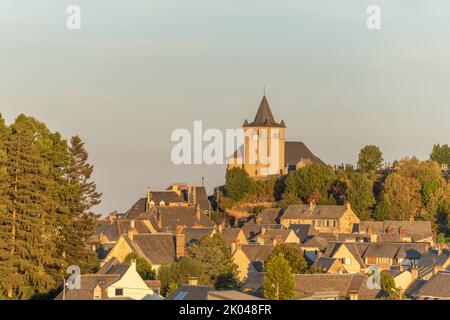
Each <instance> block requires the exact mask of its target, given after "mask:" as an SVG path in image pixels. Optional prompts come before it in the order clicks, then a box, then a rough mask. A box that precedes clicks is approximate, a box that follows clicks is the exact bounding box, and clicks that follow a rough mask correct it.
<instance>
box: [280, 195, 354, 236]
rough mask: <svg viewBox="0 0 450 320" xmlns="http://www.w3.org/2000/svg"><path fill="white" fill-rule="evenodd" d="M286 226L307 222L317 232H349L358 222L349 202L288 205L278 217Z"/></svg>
mask: <svg viewBox="0 0 450 320" xmlns="http://www.w3.org/2000/svg"><path fill="white" fill-rule="evenodd" d="M280 223H281V224H282V225H284V226H285V227H286V228H289V226H290V225H291V224H309V225H312V226H313V228H314V229H315V230H317V231H318V232H331V233H351V232H353V230H355V228H356V225H358V224H359V223H360V220H359V218H358V217H357V216H356V214H355V213H354V212H353V210H352V208H351V206H350V204H349V203H347V204H345V205H316V204H315V203H313V202H311V203H310V204H309V205H308V204H299V205H290V206H288V207H287V208H286V210H284V213H283V214H282V215H281V217H280Z"/></svg>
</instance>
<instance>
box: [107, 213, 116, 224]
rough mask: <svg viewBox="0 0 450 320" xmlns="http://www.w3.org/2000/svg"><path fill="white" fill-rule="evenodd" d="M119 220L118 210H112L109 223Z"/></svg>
mask: <svg viewBox="0 0 450 320" xmlns="http://www.w3.org/2000/svg"><path fill="white" fill-rule="evenodd" d="M116 220H117V211H114V212H111V213H110V214H109V216H108V221H109V224H113V223H114V222H115V221H116Z"/></svg>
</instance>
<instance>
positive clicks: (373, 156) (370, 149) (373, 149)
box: [358, 145, 383, 172]
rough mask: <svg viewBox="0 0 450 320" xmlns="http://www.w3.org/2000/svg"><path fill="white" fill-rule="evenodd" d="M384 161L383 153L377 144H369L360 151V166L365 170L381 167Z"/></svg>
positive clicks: (374, 169) (369, 170)
mask: <svg viewBox="0 0 450 320" xmlns="http://www.w3.org/2000/svg"><path fill="white" fill-rule="evenodd" d="M382 162H383V154H382V153H381V151H380V148H379V147H377V146H374V145H367V146H365V147H364V148H362V149H361V151H360V152H359V155H358V167H359V168H360V169H361V171H363V172H371V171H376V170H378V169H380V168H381V164H382Z"/></svg>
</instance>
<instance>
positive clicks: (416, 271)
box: [411, 268, 419, 281]
mask: <svg viewBox="0 0 450 320" xmlns="http://www.w3.org/2000/svg"><path fill="white" fill-rule="evenodd" d="M411 275H412V280H413V281H414V280H416V279H418V278H419V269H417V268H412V269H411Z"/></svg>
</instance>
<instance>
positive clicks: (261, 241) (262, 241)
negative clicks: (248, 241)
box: [256, 236, 264, 244]
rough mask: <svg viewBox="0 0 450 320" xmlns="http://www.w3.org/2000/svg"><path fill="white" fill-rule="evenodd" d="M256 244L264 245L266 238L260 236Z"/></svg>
mask: <svg viewBox="0 0 450 320" xmlns="http://www.w3.org/2000/svg"><path fill="white" fill-rule="evenodd" d="M256 242H258V243H259V244H264V238H263V237H261V236H258V237H257V238H256Z"/></svg>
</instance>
